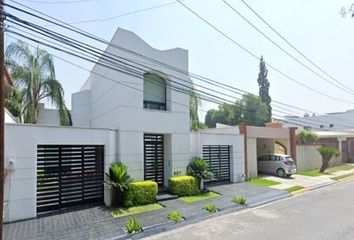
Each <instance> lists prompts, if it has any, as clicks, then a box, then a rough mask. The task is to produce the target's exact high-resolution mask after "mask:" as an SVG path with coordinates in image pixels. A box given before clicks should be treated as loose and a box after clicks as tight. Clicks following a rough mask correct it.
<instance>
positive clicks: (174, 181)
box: [168, 176, 199, 197]
mask: <svg viewBox="0 0 354 240" xmlns="http://www.w3.org/2000/svg"><path fill="white" fill-rule="evenodd" d="M168 188H169V190H170V193H171V194H175V195H178V196H180V197H182V196H191V195H196V194H198V193H199V182H198V180H197V179H196V178H195V177H192V176H178V177H171V178H170V179H168Z"/></svg>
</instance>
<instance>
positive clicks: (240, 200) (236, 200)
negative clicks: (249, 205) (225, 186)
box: [231, 196, 246, 205]
mask: <svg viewBox="0 0 354 240" xmlns="http://www.w3.org/2000/svg"><path fill="white" fill-rule="evenodd" d="M231 201H232V202H233V203H236V204H240V205H245V204H246V198H245V197H244V196H235V197H233V198H232V200H231Z"/></svg>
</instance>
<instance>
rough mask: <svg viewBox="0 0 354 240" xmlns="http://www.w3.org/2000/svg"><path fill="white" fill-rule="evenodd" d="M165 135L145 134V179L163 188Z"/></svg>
mask: <svg viewBox="0 0 354 240" xmlns="http://www.w3.org/2000/svg"><path fill="white" fill-rule="evenodd" d="M163 161H164V147H163V135H161V134H144V179H145V180H152V181H155V182H157V184H158V185H159V186H163V178H164V174H163V172H164V164H163Z"/></svg>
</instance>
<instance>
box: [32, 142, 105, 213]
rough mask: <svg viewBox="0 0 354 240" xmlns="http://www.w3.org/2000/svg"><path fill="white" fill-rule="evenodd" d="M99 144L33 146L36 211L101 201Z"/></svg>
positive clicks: (101, 167)
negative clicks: (35, 148) (34, 153)
mask: <svg viewBox="0 0 354 240" xmlns="http://www.w3.org/2000/svg"><path fill="white" fill-rule="evenodd" d="M103 151H104V146H102V145H38V146H37V212H38V213H40V212H46V211H51V210H56V209H62V208H66V207H70V206H75V205H81V204H84V203H91V202H97V203H102V202H103V156H104V152H103Z"/></svg>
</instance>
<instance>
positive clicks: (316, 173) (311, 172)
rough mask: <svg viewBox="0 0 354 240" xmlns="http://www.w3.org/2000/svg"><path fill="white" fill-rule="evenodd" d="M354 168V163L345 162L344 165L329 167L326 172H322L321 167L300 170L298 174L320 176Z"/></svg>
mask: <svg viewBox="0 0 354 240" xmlns="http://www.w3.org/2000/svg"><path fill="white" fill-rule="evenodd" d="M352 169H354V165H349V164H343V165H339V166H334V167H329V168H327V169H326V170H325V172H324V173H320V171H319V169H315V170H309V171H302V172H298V173H297V174H299V175H303V176H309V177H318V176H322V175H325V174H332V173H335V172H338V171H344V170H352Z"/></svg>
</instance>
